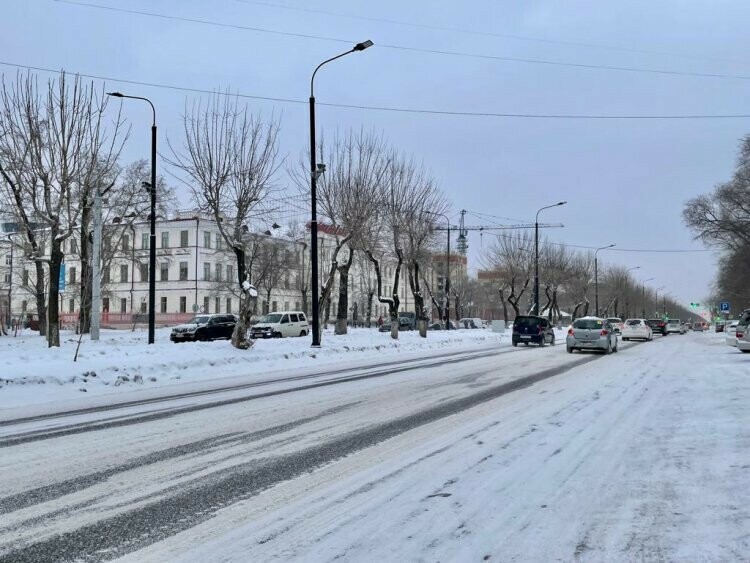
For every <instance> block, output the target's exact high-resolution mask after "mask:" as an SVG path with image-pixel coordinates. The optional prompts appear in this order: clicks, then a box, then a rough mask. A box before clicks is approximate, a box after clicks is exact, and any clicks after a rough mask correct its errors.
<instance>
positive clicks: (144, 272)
mask: <svg viewBox="0 0 750 563" xmlns="http://www.w3.org/2000/svg"><path fill="white" fill-rule="evenodd" d="M138 270H140V272H141V281H142V282H145V281H148V264H145V263H144V264H140V263H139V264H138Z"/></svg>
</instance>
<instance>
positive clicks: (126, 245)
mask: <svg viewBox="0 0 750 563" xmlns="http://www.w3.org/2000/svg"><path fill="white" fill-rule="evenodd" d="M122 250H123V251H127V250H130V235H122Z"/></svg>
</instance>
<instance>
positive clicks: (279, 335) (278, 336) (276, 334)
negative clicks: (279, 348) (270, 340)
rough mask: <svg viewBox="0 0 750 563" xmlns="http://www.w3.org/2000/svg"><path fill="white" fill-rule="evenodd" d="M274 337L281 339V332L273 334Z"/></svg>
mask: <svg viewBox="0 0 750 563" xmlns="http://www.w3.org/2000/svg"><path fill="white" fill-rule="evenodd" d="M273 337H274V338H281V333H280V332H274V333H273Z"/></svg>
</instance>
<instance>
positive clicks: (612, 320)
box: [607, 317, 625, 334]
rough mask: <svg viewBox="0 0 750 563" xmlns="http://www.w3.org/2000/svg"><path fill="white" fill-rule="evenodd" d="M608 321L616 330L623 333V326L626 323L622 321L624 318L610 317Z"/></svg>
mask: <svg viewBox="0 0 750 563" xmlns="http://www.w3.org/2000/svg"><path fill="white" fill-rule="evenodd" d="M607 322H608V323H609V324H611V325H612V328H614V329H615V332H616V333H617V334H621V333H622V328H623V326H624V325H625V323H623V322H622V319H621V318H620V317H608V318H607Z"/></svg>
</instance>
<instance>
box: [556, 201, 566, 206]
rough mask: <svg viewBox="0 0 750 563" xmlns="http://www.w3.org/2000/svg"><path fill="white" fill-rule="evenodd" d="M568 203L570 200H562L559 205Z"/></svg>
mask: <svg viewBox="0 0 750 563" xmlns="http://www.w3.org/2000/svg"><path fill="white" fill-rule="evenodd" d="M566 203H568V202H567V201H561V202H559V203H558V204H557V205H565V204H566Z"/></svg>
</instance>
